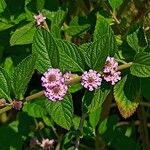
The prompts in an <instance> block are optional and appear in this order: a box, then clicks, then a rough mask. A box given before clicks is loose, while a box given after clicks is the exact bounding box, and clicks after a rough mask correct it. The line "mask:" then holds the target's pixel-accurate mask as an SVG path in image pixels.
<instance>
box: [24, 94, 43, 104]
mask: <svg viewBox="0 0 150 150" xmlns="http://www.w3.org/2000/svg"><path fill="white" fill-rule="evenodd" d="M43 95H44V91H40V92H38V93H35V94H33V95H30V96H28V97H26V98H25V101H27V102H29V101H31V100H33V99H35V98H38V97H41V96H43Z"/></svg>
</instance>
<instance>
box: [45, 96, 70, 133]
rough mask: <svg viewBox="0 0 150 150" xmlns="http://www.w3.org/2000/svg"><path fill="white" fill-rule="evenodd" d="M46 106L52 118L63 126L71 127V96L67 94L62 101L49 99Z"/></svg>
mask: <svg viewBox="0 0 150 150" xmlns="http://www.w3.org/2000/svg"><path fill="white" fill-rule="evenodd" d="M46 108H47V111H48V113H49V114H50V115H51V117H52V119H53V120H54V121H55V122H56V123H57V124H58V125H59V126H61V127H63V128H65V129H68V130H69V129H70V127H71V126H72V119H73V103H72V98H71V96H70V95H69V96H65V97H64V99H63V100H62V101H56V102H53V101H50V100H47V102H46Z"/></svg>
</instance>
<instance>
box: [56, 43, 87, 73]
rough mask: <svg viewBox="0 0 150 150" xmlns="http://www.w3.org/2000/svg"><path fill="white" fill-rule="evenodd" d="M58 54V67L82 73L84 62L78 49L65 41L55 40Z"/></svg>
mask: <svg viewBox="0 0 150 150" xmlns="http://www.w3.org/2000/svg"><path fill="white" fill-rule="evenodd" d="M56 42H57V46H58V48H59V53H60V67H61V68H63V69H65V70H70V71H82V72H83V71H84V68H85V62H84V57H83V54H82V52H81V51H80V49H79V48H78V47H77V46H76V45H75V44H72V43H69V42H67V41H62V40H57V41H56Z"/></svg>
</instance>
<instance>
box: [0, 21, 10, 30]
mask: <svg viewBox="0 0 150 150" xmlns="http://www.w3.org/2000/svg"><path fill="white" fill-rule="evenodd" d="M12 26H13V24H11V23H8V22H0V31H4V30H6V29H9V28H11V27H12Z"/></svg>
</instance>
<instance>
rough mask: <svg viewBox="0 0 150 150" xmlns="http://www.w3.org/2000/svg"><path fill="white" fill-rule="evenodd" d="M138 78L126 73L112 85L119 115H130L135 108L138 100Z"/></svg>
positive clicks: (139, 88) (139, 91)
mask: <svg viewBox="0 0 150 150" xmlns="http://www.w3.org/2000/svg"><path fill="white" fill-rule="evenodd" d="M140 93H141V87H140V80H139V79H138V78H137V77H134V76H132V75H128V76H127V75H126V76H125V77H123V79H122V80H120V81H119V82H118V83H117V84H116V85H115V86H114V97H115V101H116V103H117V106H118V108H119V111H120V113H121V115H122V116H123V117H124V118H128V117H130V116H131V115H132V114H133V113H134V112H135V111H136V109H137V107H138V105H139V100H140Z"/></svg>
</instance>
